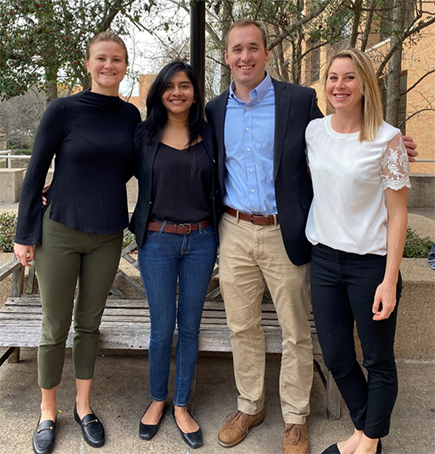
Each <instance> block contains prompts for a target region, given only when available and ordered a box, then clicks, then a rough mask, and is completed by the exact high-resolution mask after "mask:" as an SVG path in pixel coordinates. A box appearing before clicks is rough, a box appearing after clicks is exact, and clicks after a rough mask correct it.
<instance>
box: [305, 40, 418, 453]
mask: <svg viewBox="0 0 435 454" xmlns="http://www.w3.org/2000/svg"><path fill="white" fill-rule="evenodd" d="M324 79H325V82H324V83H325V91H326V97H327V102H328V104H329V105H330V106H331V107H332V108H333V109H334V113H333V114H332V115H329V116H327V117H325V118H322V119H318V120H314V121H312V122H311V123H310V124H309V126H308V128H307V130H306V142H307V159H308V163H309V168H310V171H311V176H312V180H313V189H314V198H313V202H312V205H311V209H310V212H309V216H308V221H307V227H306V235H307V238H308V240H309V241H310V242H311V243H312V244H313V250H312V261H311V296H312V305H313V311H314V317H315V321H316V327H317V332H318V336H319V341H320V344H321V347H322V352H323V357H324V360H325V363H326V365H327V367H328V368H329V370H330V371H331V372H332V374H333V376H334V378H335V381H336V382H337V385H338V387H339V389H340V392H341V394H342V396H343V398H344V400H345V402H346V405H347V406H348V408H349V413H350V416H351V418H352V421H353V424H354V426H355V431H354V433H353V435H352V436H351V437H350V438H348V439H347V440H345V441H342V442H339V443H338V444H334V445H332V446H330V447H329V448H327V449H326V450H325V451H323V453H322V454H327V453H341V454H366V453H370V454H375V453H380V452H381V451H382V445H381V441H380V439H381V438H382V437H384V436H386V435H387V434H388V432H389V426H390V417H391V412H392V410H393V406H394V403H395V400H396V396H397V371H396V365H395V359H394V350H393V344H394V334H395V329H396V319H397V302H398V300H399V297H400V292H401V289H402V284H401V278H400V272H399V266H400V261H401V257H402V253H403V247H404V243H405V236H406V225H407V197H408V188H409V187H410V184H409V164H408V158H407V153H406V150H405V147H404V145H403V142H402V138H401V134H400V131H399V130H398V129H396V128H394V127H392V126H390V125H389V124H387V123H385V122H384V121H383V117H382V104H381V97H380V93H379V89H378V84H377V80H376V76H375V72H374V70H373V66H372V64H371V62H370V60H369V58H368V57H367V56H366V54H364V53H363V52H361V51H359V50H356V49H352V48H349V49H345V50H343V51H340V52H338V53H336V54H335V55H333V56H332V57H331V58H330V60H329V62H328V63H327V66H326V71H325V78H324ZM355 321H356V325H357V329H358V336H359V338H360V341H361V346H362V351H363V356H364V361H363V365H364V367H365V368H366V369H367V372H368V378H367V379H366V378H365V376H364V373H363V371H362V369H361V367H360V365H359V363H358V362H357V359H356V354H355V345H354V338H353V332H354V331H353V327H354V322H355Z"/></svg>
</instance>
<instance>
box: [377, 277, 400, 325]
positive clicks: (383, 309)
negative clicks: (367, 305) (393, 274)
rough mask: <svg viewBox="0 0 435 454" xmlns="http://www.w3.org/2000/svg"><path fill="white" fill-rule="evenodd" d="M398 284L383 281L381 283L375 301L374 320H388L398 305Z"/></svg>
mask: <svg viewBox="0 0 435 454" xmlns="http://www.w3.org/2000/svg"><path fill="white" fill-rule="evenodd" d="M396 286H397V284H390V283H388V282H385V281H383V282H382V283H381V284H379V286H378V288H377V289H376V293H375V300H374V302H373V307H372V311H373V314H374V315H373V320H375V321H380V320H386V319H387V318H388V317H389V316H390V315H391V313H392V312H393V311H394V308H395V307H396Z"/></svg>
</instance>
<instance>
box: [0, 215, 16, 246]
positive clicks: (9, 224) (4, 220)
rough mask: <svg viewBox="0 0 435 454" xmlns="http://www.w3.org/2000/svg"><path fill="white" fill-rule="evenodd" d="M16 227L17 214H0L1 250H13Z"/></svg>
mask: <svg viewBox="0 0 435 454" xmlns="http://www.w3.org/2000/svg"><path fill="white" fill-rule="evenodd" d="M16 227H17V216H16V215H15V214H6V213H5V214H0V252H13V250H14V236H15V229H16Z"/></svg>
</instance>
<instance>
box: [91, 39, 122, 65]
mask: <svg viewBox="0 0 435 454" xmlns="http://www.w3.org/2000/svg"><path fill="white" fill-rule="evenodd" d="M100 41H113V42H115V43H118V44H119V45H120V46H121V47H122V48H123V49H124V52H125V63H126V65H127V66H128V52H127V47H126V45H125V43H124V41H123V40H122V39H121V38H120V37H119V36H118V35H117V34H116V33H113V32H111V31H110V30H106V31H104V32H101V33H98V35H95V36H94V37H93V38H92V39H91V40H90V41H89V43H88V45H87V47H86V61H89V58H90V55H91V52H90V51H91V47H92V45H93V44H95V43H98V42H100Z"/></svg>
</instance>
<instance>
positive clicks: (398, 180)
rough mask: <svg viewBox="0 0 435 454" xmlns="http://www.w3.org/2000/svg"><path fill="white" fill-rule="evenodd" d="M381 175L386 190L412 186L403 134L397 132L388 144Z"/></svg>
mask: <svg viewBox="0 0 435 454" xmlns="http://www.w3.org/2000/svg"><path fill="white" fill-rule="evenodd" d="M381 167H382V170H381V176H382V184H383V186H384V190H385V189H387V188H389V189H393V190H395V191H398V190H399V189H402V188H404V187H407V188H410V187H411V183H410V181H409V160H408V153H407V152H406V148H405V145H404V144H403V140H402V135H401V134H396V135H395V136H394V137H393V138H392V139H391V140H390V141H389V142H388V144H387V147H386V149H385V153H384V156H383V158H382V163H381Z"/></svg>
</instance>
